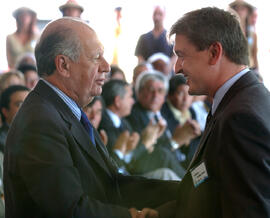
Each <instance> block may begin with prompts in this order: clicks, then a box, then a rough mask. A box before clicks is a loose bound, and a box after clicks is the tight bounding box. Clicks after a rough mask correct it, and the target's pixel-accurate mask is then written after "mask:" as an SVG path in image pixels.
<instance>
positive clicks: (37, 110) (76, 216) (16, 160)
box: [4, 81, 176, 218]
mask: <svg viewBox="0 0 270 218" xmlns="http://www.w3.org/2000/svg"><path fill="white" fill-rule="evenodd" d="M94 134H95V139H96V146H97V150H96V148H95V147H94V146H93V144H92V143H91V140H90V137H89V135H88V134H87V132H86V131H85V129H84V128H83V126H82V125H81V123H80V122H79V121H78V120H77V119H76V117H75V116H74V115H73V113H72V112H71V110H70V109H69V108H68V106H67V105H66V104H65V103H64V102H63V101H62V99H61V98H60V97H59V96H58V95H57V94H56V93H55V92H54V91H53V90H52V89H51V88H50V87H49V86H47V85H46V84H45V83H44V82H43V81H40V82H39V83H38V84H37V86H36V87H35V89H34V90H33V91H32V92H31V93H30V94H29V95H28V97H27V98H26V100H25V102H24V103H23V105H22V107H21V108H20V110H19V112H18V113H17V116H16V118H15V119H14V121H13V123H12V125H11V128H10V132H9V135H8V137H7V144H6V150H5V160H4V191H5V203H6V204H5V206H6V218H17V217H18V218H24V217H28V218H34V217H35V218H36V217H39V218H41V217H50V218H52V217H57V218H59V217H70V218H71V217H72V218H86V217H95V218H101V217H104V218H108V217H117V218H119V217H123V218H124V217H130V215H129V212H128V209H127V207H131V206H134V207H137V208H141V207H143V206H154V205H158V204H160V203H162V202H164V201H166V200H169V199H171V198H175V193H173V192H175V188H176V187H175V185H174V184H175V183H173V182H169V183H167V182H165V181H159V180H146V179H144V178H141V177H131V176H123V175H120V174H118V173H117V169H116V167H115V165H113V163H112V162H111V160H110V157H109V155H108V152H107V150H106V148H105V147H104V145H103V144H102V142H101V140H100V138H99V135H98V134H97V132H96V131H95V132H94ZM158 196H164V197H165V199H164V198H159V197H158Z"/></svg>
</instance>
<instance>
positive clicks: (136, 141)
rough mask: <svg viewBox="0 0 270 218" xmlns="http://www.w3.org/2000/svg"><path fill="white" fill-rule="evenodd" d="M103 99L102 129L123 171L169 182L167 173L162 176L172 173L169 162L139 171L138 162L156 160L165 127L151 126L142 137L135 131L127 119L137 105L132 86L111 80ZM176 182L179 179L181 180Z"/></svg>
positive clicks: (104, 89) (149, 125) (144, 167)
mask: <svg viewBox="0 0 270 218" xmlns="http://www.w3.org/2000/svg"><path fill="white" fill-rule="evenodd" d="M102 97H103V99H104V101H105V104H106V110H104V113H103V115H102V121H101V124H100V129H104V130H105V131H106V132H107V134H108V139H109V143H108V150H109V152H110V153H111V155H112V157H114V159H115V160H116V162H117V163H118V164H119V167H120V170H121V169H122V168H124V169H125V170H127V171H128V172H129V173H131V174H132V173H134V171H135V173H138V172H145V173H143V174H142V175H143V176H146V177H151V178H158V179H166V180H167V179H170V178H168V176H167V175H168V174H167V173H160V172H162V171H169V169H168V167H169V165H167V162H164V164H163V165H162V164H160V165H157V166H156V168H151V166H152V164H153V163H151V164H148V165H144V166H141V165H140V164H139V167H142V168H143V169H137V163H138V162H140V159H141V157H145V156H147V157H148V156H150V157H148V158H149V159H150V160H153V155H151V153H152V151H153V149H154V148H153V145H154V144H155V142H156V140H157V138H158V137H159V136H160V134H161V133H162V132H163V129H164V127H163V126H162V127H161V126H160V125H153V124H152V123H149V124H148V125H147V126H145V128H144V130H143V131H142V133H141V134H140V135H139V134H138V133H137V132H134V131H133V129H132V127H131V125H130V124H129V122H128V121H127V120H126V119H125V116H127V115H129V114H130V112H131V108H132V105H133V103H134V100H133V98H132V89H131V86H130V85H129V84H128V83H126V82H124V81H121V80H111V81H109V82H107V83H106V84H105V85H104V87H103V91H102ZM155 153H156V152H154V154H155ZM160 161H161V160H160ZM175 164H177V163H175ZM121 167H122V168H121ZM165 168H166V169H165ZM170 171H171V170H170ZM170 174H174V176H173V178H176V174H175V173H170ZM164 175H166V176H167V177H164ZM160 176H162V177H160ZM177 179H178V180H179V177H177Z"/></svg>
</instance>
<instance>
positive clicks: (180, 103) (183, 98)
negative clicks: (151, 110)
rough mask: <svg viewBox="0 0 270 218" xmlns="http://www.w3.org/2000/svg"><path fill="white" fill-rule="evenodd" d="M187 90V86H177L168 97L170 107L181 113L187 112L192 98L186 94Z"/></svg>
mask: <svg viewBox="0 0 270 218" xmlns="http://www.w3.org/2000/svg"><path fill="white" fill-rule="evenodd" d="M188 89H189V87H188V85H184V84H183V85H179V86H178V87H177V88H176V90H175V92H174V93H173V94H172V95H168V98H169V100H170V102H171V103H172V105H173V106H174V107H176V108H177V109H178V110H180V111H181V112H185V111H187V110H188V109H189V108H190V106H191V104H192V101H193V96H190V95H189V94H188Z"/></svg>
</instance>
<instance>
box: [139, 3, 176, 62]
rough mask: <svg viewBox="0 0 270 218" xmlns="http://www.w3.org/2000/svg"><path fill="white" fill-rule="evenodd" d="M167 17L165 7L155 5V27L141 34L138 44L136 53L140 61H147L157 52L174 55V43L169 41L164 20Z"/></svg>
mask: <svg viewBox="0 0 270 218" xmlns="http://www.w3.org/2000/svg"><path fill="white" fill-rule="evenodd" d="M164 18H165V8H164V7H163V6H160V5H158V6H155V8H154V11H153V22H154V29H153V30H151V31H150V32H148V33H145V34H143V35H141V36H140V38H139V41H138V43H137V46H136V50H135V55H136V56H137V58H138V62H139V63H140V62H142V61H147V59H148V58H149V57H150V56H151V55H153V54H155V53H157V52H162V53H164V54H165V55H167V56H169V57H172V56H173V45H172V44H169V43H168V40H167V36H166V33H167V31H166V30H165V28H164V25H163V22H164Z"/></svg>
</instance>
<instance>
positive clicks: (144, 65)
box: [132, 61, 153, 101]
mask: <svg viewBox="0 0 270 218" xmlns="http://www.w3.org/2000/svg"><path fill="white" fill-rule="evenodd" d="M150 70H153V66H152V65H151V64H150V63H148V62H146V61H143V62H141V63H139V64H137V65H136V67H134V69H133V76H132V91H133V98H134V100H135V101H136V94H135V84H136V80H137V78H138V76H139V75H140V74H141V73H142V72H144V71H150Z"/></svg>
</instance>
